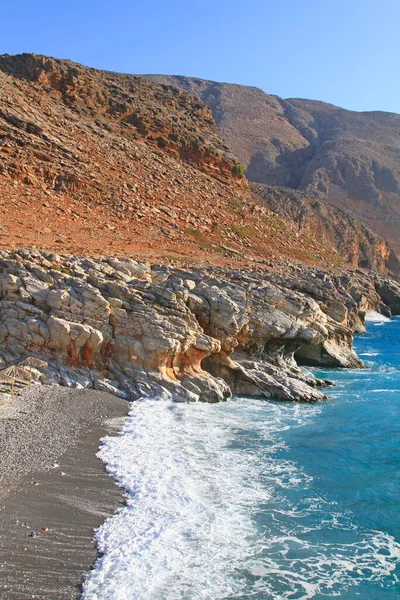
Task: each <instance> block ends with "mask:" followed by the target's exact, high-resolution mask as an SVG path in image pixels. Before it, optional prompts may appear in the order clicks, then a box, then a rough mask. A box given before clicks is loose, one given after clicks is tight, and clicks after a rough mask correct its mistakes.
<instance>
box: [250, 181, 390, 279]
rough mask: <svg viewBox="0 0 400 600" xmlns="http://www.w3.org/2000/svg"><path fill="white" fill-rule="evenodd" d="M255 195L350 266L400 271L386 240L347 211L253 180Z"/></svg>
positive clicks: (303, 233)
mask: <svg viewBox="0 0 400 600" xmlns="http://www.w3.org/2000/svg"><path fill="white" fill-rule="evenodd" d="M251 189H252V191H253V194H254V198H256V199H262V201H263V202H265V204H266V206H268V208H269V209H270V210H272V211H273V212H274V213H275V214H277V215H279V216H280V217H281V218H282V219H285V221H286V222H288V221H292V222H293V223H294V224H296V225H297V227H298V231H299V234H302V235H308V236H309V237H310V238H314V239H318V240H319V241H320V242H321V243H322V245H323V246H324V247H326V248H334V249H335V251H337V252H338V254H339V255H340V256H343V257H344V258H345V259H346V261H347V262H348V263H349V264H350V265H352V266H353V267H356V266H359V267H362V268H365V269H375V270H377V271H384V270H385V268H388V269H389V270H390V271H391V272H392V273H393V274H396V275H399V274H400V261H399V259H398V257H397V255H396V253H395V252H394V251H393V250H391V248H390V247H389V246H388V244H387V242H384V241H383V240H382V239H381V238H379V237H377V236H376V235H375V234H374V233H372V231H371V230H370V229H369V228H368V227H366V226H365V225H363V224H362V223H361V222H360V221H358V220H357V219H354V218H353V217H351V216H350V215H349V214H348V213H346V212H344V211H342V210H340V209H339V208H336V207H335V206H332V205H331V204H328V203H327V202H320V201H319V200H315V199H313V198H312V197H310V196H309V195H308V194H306V193H304V192H299V191H297V190H290V189H288V188H281V187H278V186H268V185H263V184H259V183H258V184H257V183H252V184H251Z"/></svg>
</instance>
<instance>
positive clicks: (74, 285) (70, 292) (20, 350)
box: [0, 250, 400, 402]
mask: <svg viewBox="0 0 400 600" xmlns="http://www.w3.org/2000/svg"><path fill="white" fill-rule="evenodd" d="M0 256H1V259H0V344H1V345H0V361H1V363H2V364H3V366H4V367H7V366H9V365H13V364H17V363H18V364H19V363H20V362H21V361H23V360H24V359H26V358H27V357H28V356H29V357H35V358H36V359H39V362H38V363H37V364H39V367H38V369H37V373H38V375H37V376H36V379H38V380H40V381H42V382H45V383H55V384H61V385H68V386H75V387H81V386H82V387H91V388H95V389H98V390H105V391H109V392H111V393H114V394H118V395H120V396H123V397H126V398H129V399H135V398H138V397H140V396H143V395H149V394H172V397H173V398H174V399H175V400H177V401H188V400H189V401H198V400H202V401H208V402H218V401H221V400H224V399H226V398H228V397H229V396H230V395H231V394H232V393H238V394H248V395H252V396H261V397H274V398H278V399H282V400H295V401H308V402H309V401H318V400H322V399H323V398H324V397H325V396H324V394H323V393H322V392H321V391H320V389H319V388H321V387H324V386H325V385H326V383H325V382H323V381H319V380H316V379H313V378H310V377H304V376H302V374H301V371H300V369H299V367H298V366H297V362H299V363H301V364H312V365H323V366H333V367H362V363H361V361H360V360H359V359H358V357H357V355H356V354H355V352H354V351H353V350H352V347H351V346H352V333H353V332H354V331H362V330H363V317H364V311H365V310H368V309H370V308H371V309H375V310H379V311H380V312H385V313H386V314H390V310H391V308H392V309H393V310H394V311H395V312H396V313H397V312H399V307H400V287H399V286H398V284H396V283H394V282H392V281H390V280H383V279H382V278H380V277H379V276H377V275H371V274H369V275H367V274H366V273H363V272H361V271H358V272H350V273H347V274H341V275H337V276H331V275H329V274H328V273H324V272H322V271H320V270H317V269H311V268H309V269H306V268H302V269H301V270H300V269H299V268H298V267H296V266H293V265H289V264H287V265H285V267H284V268H283V267H282V268H281V269H276V270H275V271H274V272H273V273H272V272H268V271H265V270H264V271H262V270H242V271H238V270H233V269H228V268H212V269H209V270H204V269H203V270H200V269H170V268H168V267H166V266H162V265H153V266H150V265H149V264H147V263H144V262H138V261H134V260H131V259H116V258H112V257H107V258H101V259H100V258H99V259H90V258H73V257H68V256H65V257H59V256H57V255H54V254H49V253H39V252H34V251H27V250H25V251H24V250H20V251H17V252H5V251H1V252H0ZM30 360H32V359H30ZM40 361H43V362H40ZM46 363H47V366H44V365H46Z"/></svg>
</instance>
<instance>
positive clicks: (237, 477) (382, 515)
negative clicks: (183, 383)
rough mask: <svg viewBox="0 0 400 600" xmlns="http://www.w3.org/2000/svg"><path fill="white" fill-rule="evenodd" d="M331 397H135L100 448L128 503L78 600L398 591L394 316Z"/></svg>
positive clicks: (361, 342) (342, 373)
mask: <svg viewBox="0 0 400 600" xmlns="http://www.w3.org/2000/svg"><path fill="white" fill-rule="evenodd" d="M355 348H356V350H357V352H358V354H359V355H360V357H361V358H362V359H363V361H364V362H365V363H366V366H367V368H366V369H365V370H329V371H317V370H316V371H315V373H316V374H317V375H319V376H323V377H326V378H329V379H330V380H332V381H334V382H335V383H336V386H335V387H334V388H329V390H328V393H329V400H328V401H327V402H324V403H321V404H318V405H300V404H290V403H282V402H271V401H265V400H256V399H249V398H235V399H233V400H231V401H229V402H227V403H224V404H218V405H207V404H199V405H182V404H174V403H172V402H170V401H168V400H162V399H161V400H160V399H159V400H154V401H144V402H141V403H136V404H134V405H133V406H132V410H131V413H130V417H129V418H128V420H127V422H126V425H125V428H124V430H123V432H122V434H121V435H120V436H118V437H110V438H107V439H106V440H105V441H104V444H103V447H102V450H101V456H102V458H103V460H104V461H105V462H106V463H107V467H108V469H109V470H110V472H111V473H112V474H113V475H114V477H115V478H116V479H117V480H118V481H119V482H120V484H121V485H123V486H124V488H125V489H126V492H127V506H126V507H125V508H123V509H122V510H121V511H120V512H119V513H117V514H116V515H115V516H114V517H113V518H111V519H109V520H108V521H107V522H106V523H105V524H104V525H103V526H102V527H101V528H100V530H99V532H98V544H99V548H100V550H101V551H102V553H103V556H102V558H100V559H99V560H98V561H97V563H96V566H95V569H94V570H93V571H92V572H91V574H90V575H89V576H88V578H87V580H86V583H85V592H84V598H85V599H86V600H88V599H90V600H106V599H107V600H108V599H112V600H200V599H202V600H217V599H224V598H231V599H235V600H241V599H255V600H269V599H271V600H272V599H273V600H276V599H278V600H279V599H293V600H294V599H296V600H300V599H308V598H315V599H323V598H335V597H340V598H342V599H344V600H356V599H362V600H378V599H379V600H380V599H382V600H394V599H398V598H400V583H399V579H400V452H399V445H400V319H399V318H395V319H392V320H391V321H390V322H379V321H377V322H373V323H369V325H368V333H367V334H366V335H363V336H357V338H356V340H355Z"/></svg>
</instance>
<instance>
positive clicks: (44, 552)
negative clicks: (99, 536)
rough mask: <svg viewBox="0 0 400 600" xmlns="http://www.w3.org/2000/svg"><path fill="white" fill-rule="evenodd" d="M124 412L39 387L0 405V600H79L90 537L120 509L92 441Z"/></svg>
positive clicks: (113, 402) (102, 398)
mask: <svg viewBox="0 0 400 600" xmlns="http://www.w3.org/2000/svg"><path fill="white" fill-rule="evenodd" d="M128 409H129V404H128V402H126V401H125V400H120V399H118V398H115V397H114V396H111V395H109V394H106V393H102V392H95V391H92V390H71V389H66V388H57V387H44V386H43V387H35V388H31V389H30V390H26V391H25V392H24V393H23V395H22V397H19V398H15V399H14V401H13V403H12V406H11V405H1V404H0V598H1V599H2V600H24V599H26V598H36V599H40V600H67V599H68V600H70V599H76V598H79V597H80V593H81V584H82V581H83V577H84V573H85V571H87V570H88V569H90V567H91V566H92V564H93V562H94V561H95V559H96V548H95V544H94V532H93V529H94V528H96V527H98V526H99V525H100V524H101V523H102V522H103V521H104V520H105V519H106V518H107V517H109V516H111V515H112V514H114V513H115V511H116V510H117V509H118V507H119V506H121V505H122V504H123V501H124V500H123V494H122V491H121V490H120V489H119V488H118V487H117V486H116V485H115V483H114V481H113V479H112V478H111V477H110V476H109V475H108V474H107V473H106V472H105V470H104V465H103V463H102V462H101V461H100V460H99V459H98V458H97V457H96V452H97V449H98V447H99V439H100V437H102V436H104V435H106V434H107V433H113V434H116V433H117V431H118V430H120V429H121V426H122V417H124V416H125V415H126V414H127V412H128ZM54 465H58V466H54ZM43 528H48V531H44V530H43Z"/></svg>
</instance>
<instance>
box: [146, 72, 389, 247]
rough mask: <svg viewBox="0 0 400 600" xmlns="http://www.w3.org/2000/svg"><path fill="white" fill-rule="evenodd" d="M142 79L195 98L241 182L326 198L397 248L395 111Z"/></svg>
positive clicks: (167, 79) (200, 83)
mask: <svg viewBox="0 0 400 600" xmlns="http://www.w3.org/2000/svg"><path fill="white" fill-rule="evenodd" d="M146 78H149V79H151V80H152V81H157V82H163V83H168V84H170V85H175V86H177V87H179V88H181V89H184V90H187V91H188V92H190V93H192V94H194V95H196V96H198V97H199V98H201V100H202V101H203V102H204V103H205V104H207V106H209V107H210V108H211V110H212V113H213V116H214V119H215V121H216V123H217V126H218V128H219V130H220V132H221V134H222V136H223V138H224V140H225V141H226V142H227V144H228V145H229V147H230V148H232V150H233V151H234V152H235V154H236V156H237V157H238V158H239V160H240V161H241V162H242V163H243V164H244V165H245V166H246V175H247V177H248V179H250V180H251V181H254V182H257V183H264V184H268V185H276V186H283V187H290V188H294V189H297V190H301V191H304V192H306V193H307V194H310V195H311V196H312V197H313V198H314V200H327V201H328V202H329V203H330V204H333V205H334V206H336V207H338V208H341V209H343V210H345V211H347V212H349V213H350V214H351V215H353V216H354V217H356V218H357V219H359V220H360V221H362V222H363V223H365V224H366V225H368V226H369V227H370V228H371V229H372V231H373V232H374V233H375V234H377V235H379V236H381V237H383V238H384V239H387V240H389V242H390V243H391V244H392V246H393V247H394V249H395V250H397V251H399V250H400V115H397V114H393V113H385V112H360V113H358V112H353V111H349V110H344V109H342V108H338V107H336V106H333V105H331V104H326V103H324V102H317V101H312V100H302V99H289V100H283V99H282V98H279V97H278V96H272V95H270V94H266V93H264V92H263V91H262V90H260V89H257V88H253V87H247V86H240V85H231V84H223V83H216V82H213V81H205V80H201V79H195V78H188V77H178V76H176V77H174V76H171V77H170V76H164V75H156V76H154V75H150V76H147V75H146Z"/></svg>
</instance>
